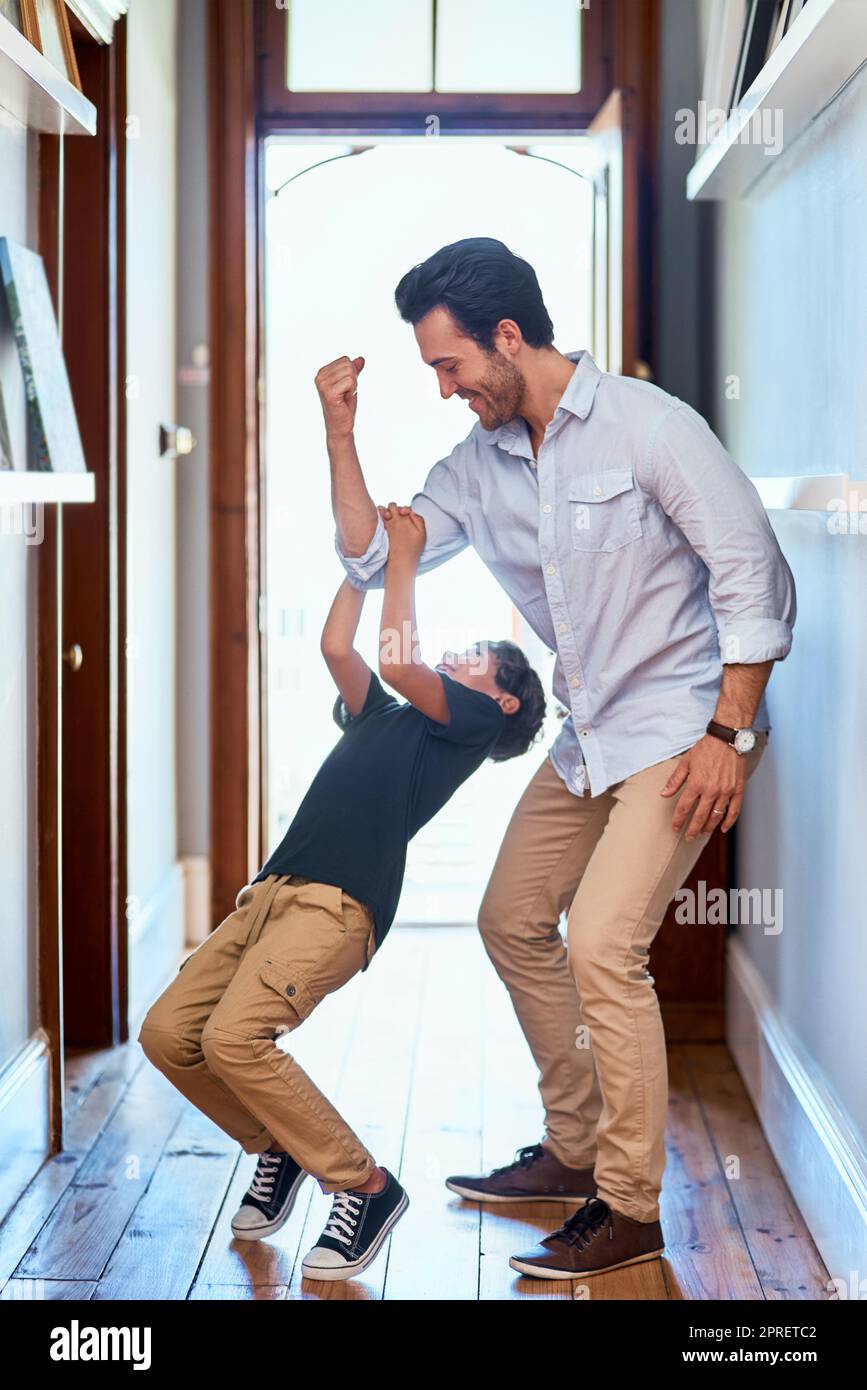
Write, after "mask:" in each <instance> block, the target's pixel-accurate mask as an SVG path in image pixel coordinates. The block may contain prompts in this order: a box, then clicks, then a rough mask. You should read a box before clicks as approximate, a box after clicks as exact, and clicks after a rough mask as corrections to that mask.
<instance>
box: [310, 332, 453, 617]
mask: <svg viewBox="0 0 867 1390" xmlns="http://www.w3.org/2000/svg"><path fill="white" fill-rule="evenodd" d="M363 366H364V358H363V357H355V358H349V357H339V358H337V359H336V361H334V362H329V363H328V365H327V366H325V367H322V368H321V369H320V370H319V371H318V372H317V374H316V388H317V390H318V391H319V397H320V400H321V403H322V412H323V415H324V417H325V438H326V443H327V446H328V457H329V460H330V463H331V505H332V509H333V511H334V522H335V528H336V529H335V538H334V543H335V549H336V550H337V554H338V556H339V557H340V560H341V563H342V564H343V567H344V569H345V570H346V573H347V575H348V577H349V580H350V583H352V584H353V585H354V586H355V588H357V589H365V590H366V589H381V588H382V587H383V579H384V572H385V568H384V567H385V562H386V559H387V557H388V533H387V531H386V529H385V525H384V523H383V519H382V516H381V515H380V512H379V511H378V509H377V507H376V505H375V503H374V501H373V499H372V498H371V496H370V493H369V492H368V490H367V484H366V483H365V481H364V474H363V473H362V471H361V464H360V462H359V459H358V453H357V451H356V448H355V437H354V430H355V413H356V407H357V401H358V396H357V390H358V376H359V373H360V372H361V370H362V368H363ZM411 506H412V509H413V510H414V511H415V512H417V513H418V514H419V515H420V516H421V517H422V518H423V519H424V523H425V534H426V540H425V547H424V550H423V552H422V555H421V559H420V562H419V567H418V572H419V573H420V574H424V573H425V572H426V571H427V570H431V569H435V568H436V567H437V565H441V564H442V563H443V562H444V561H445V560H448V559H450V558H451V556H452V555H457V554H458V552H459V551H461V550H464V549H465V547H466V546H467V545H468V544H469V542H468V539H467V535H466V532H465V530H464V527H463V522H462V517H463V505H462V499H461V488H460V482H459V479H458V477H457V474H456V472H455V469H454V467H453V462H452V455H451V454H450V455H448V456H447V457H446V458H443V459H440V460H439V461H438V462H437V463H435V464H434V466H433V468H432V469H431V470H430V472H429V474H428V476H427V479H426V481H425V484H424V487H423V488H422V490H421V491H420V492H417V493H415V494H414V496H413V497H412V499H411Z"/></svg>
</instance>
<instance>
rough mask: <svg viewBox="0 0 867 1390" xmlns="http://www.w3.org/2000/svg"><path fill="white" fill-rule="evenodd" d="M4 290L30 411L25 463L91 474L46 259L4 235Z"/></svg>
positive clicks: (0, 246)
mask: <svg viewBox="0 0 867 1390" xmlns="http://www.w3.org/2000/svg"><path fill="white" fill-rule="evenodd" d="M0 289H2V293H3V295H4V297H5V303H6V309H7V311H8V318H9V324H10V326H11V332H12V335H13V336H14V341H15V347H16V349H17V354H18V360H19V363H20V366H21V375H22V378H23V383H24V398H25V400H26V408H27V454H28V458H27V462H26V463H25V462H24V460H23V459H22V460H21V461H19V460H15V459H13V460H12V462H13V463H14V464H15V466H17V467H19V468H21V467H26V468H28V469H30V470H32V471H34V472H40V473H84V472H86V471H87V464H86V462H85V457H84V450H83V448H82V443H81V435H80V433H79V429H78V420H77V418H76V414H75V406H74V404H73V400H72V390H71V388H70V384H69V375H68V373H67V370H66V362H65V360H64V356H63V349H62V347H61V343H60V335H59V333H58V330H57V318H56V316H55V312H54V304H53V302H52V299H51V291H50V290H49V288H48V278H47V276H46V274H45V264H44V262H43V260H42V257H41V256H40V255H38V254H37V253H36V252H35V251H31V250H30V249H29V248H28V247H26V246H20V245H18V244H17V243H16V242H14V241H11V240H10V239H9V237H5V236H0Z"/></svg>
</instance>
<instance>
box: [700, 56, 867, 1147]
mask: <svg viewBox="0 0 867 1390" xmlns="http://www.w3.org/2000/svg"><path fill="white" fill-rule="evenodd" d="M717 218H718V224H717V227H716V235H715V242H716V261H717V270H718V275H717V280H716V284H715V286H714V287H713V290H712V296H713V302H714V304H715V307H716V318H717V324H718V329H717V334H716V341H715V343H713V344H709V346H712V347H713V350H714V356H715V362H716V367H715V378H716V379H715V381H714V383H713V384H714V395H713V401H712V403H711V408H712V410H713V413H714V416H715V419H716V424H717V427H718V429H719V432H720V433H721V435H722V436H723V438H724V439H725V442H726V444H727V445H728V447H729V448H730V450H731V451H732V453H733V455H734V457H735V458H736V459H737V460H738V462H739V463H740V464H741V466H742V467H743V468H744V469H745V470H746V471H747V472H748V473H750V474H753V475H755V476H761V475H769V474H777V475H787V474H799V473H806V474H812V473H837V472H840V473H848V474H850V475H851V476H853V477H860V478H864V477H865V476H867V275H865V266H864V258H865V247H867V71H862V72H861V74H860V75H859V76H858V77H857V78H856V79H855V80H854V81H853V82H852V83H851V84H850V86H849V87H848V88H846V89H845V90H844V91H843V93H842V94H841V95H840V96H839V97H838V98H837V100H836V101H835V102H834V104H833V105H832V106H831V107H829V109H828V110H827V111H826V112H825V113H824V114H823V115H822V116H821V117H820V118H819V119H818V120H817V121H816V122H815V124H814V125H813V126H812V127H811V128H810V129H809V130H808V131H807V132H805V134H804V135H803V136H802V137H801V138H800V139H799V140H797V141H796V142H794V143H793V144H792V146H791V148H788V149H787V150H786V151H785V152H784V153H782V154H781V155H779V156H778V158H777V159H776V160H775V161H774V164H773V166H772V168H771V169H770V170H769V172H768V173H767V174H766V175H765V176H764V177H763V179H762V180H761V182H760V183H759V184H758V185H757V187H756V189H755V191H754V192H753V193H752V194H751V195H750V196H749V198H747V199H746V200H743V201H740V202H732V203H725V204H719V205H718V207H717ZM728 374H736V375H737V376H738V377H739V378H740V383H741V385H740V391H741V396H740V400H732V401H729V400H727V399H726V398H725V391H724V383H725V377H726V376H727V375H728ZM771 518H772V522H773V524H774V526H775V529H776V532H777V535H778V538H779V540H780V544H781V546H782V549H783V551H784V553H785V555H786V558H787V559H788V561H789V564H790V565H791V567H792V570H793V572H794V576H795V583H796V585H797V590H798V606H799V614H798V619H797V622H796V625H795V636H794V644H793V647H792V651H791V653H790V655H789V656H788V657H787V659H786V660H785V661H784V662H782V663H780V664H779V665H778V666H777V667H776V668H775V670H774V674H773V676H772V678H771V682H770V685H769V687H768V705H769V710H770V717H771V723H772V725H773V732H772V734H771V740H770V743H769V746H768V752H767V753H766V755H765V757H764V759H763V766H762V767H761V768H760V769H759V770H758V772H757V773H756V777H755V780H754V785H753V788H752V790H751V792H750V793H749V795H748V796H747V798H746V802H745V808H744V812H743V814H742V816H741V826H740V834H739V840H738V844H739V879H740V882H741V883H743V884H745V885H747V886H750V887H781V888H782V889H783V893H784V914H785V915H784V928H783V932H782V934H781V935H780V936H766V935H763V934H762V933H761V931H760V930H759V929H757V928H749V927H745V928H741V929H739V939H740V940H741V941H742V942H743V943H744V944H745V946H746V949H747V950H748V951H749V954H750V955H751V957H752V958H753V961H754V962H755V964H756V966H757V967H758V969H759V970H760V972H761V974H762V976H763V978H764V980H765V982H766V984H767V985H768V988H769V990H770V992H771V995H772V998H773V1000H774V1001H775V1003H776V1005H777V1007H778V1009H779V1012H780V1014H781V1016H782V1019H783V1022H784V1024H785V1025H786V1026H787V1027H788V1028H789V1029H790V1031H791V1033H792V1034H793V1036H794V1037H795V1039H796V1040H797V1042H798V1043H799V1044H800V1046H801V1047H802V1048H803V1049H804V1050H805V1052H806V1053H807V1055H808V1056H809V1057H810V1059H811V1060H812V1062H813V1063H814V1064H815V1073H816V1077H817V1079H822V1080H824V1082H825V1084H826V1085H828V1086H829V1088H830V1090H831V1093H832V1095H836V1096H837V1098H838V1100H839V1102H840V1103H841V1104H842V1106H843V1107H844V1109H845V1110H846V1111H847V1112H848V1114H849V1116H850V1118H851V1120H852V1121H853V1122H854V1124H855V1126H856V1128H857V1129H858V1131H859V1132H860V1134H861V1136H862V1138H863V1139H864V1140H865V1141H867V1086H865V1084H864V1056H865V1054H867V1010H865V1006H864V982H865V980H867V908H865V891H864V866H865V845H867V724H865V692H867V535H864V536H858V535H855V536H848V535H831V534H829V533H828V530H827V527H826V524H825V519H824V517H823V516H822V515H820V514H810V513H803V512H802V513H797V512H795V513H791V512H788V513H786V512H776V513H772V514H771Z"/></svg>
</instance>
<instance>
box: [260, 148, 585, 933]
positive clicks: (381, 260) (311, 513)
mask: <svg viewBox="0 0 867 1390" xmlns="http://www.w3.org/2000/svg"><path fill="white" fill-rule="evenodd" d="M527 156H529V157H527ZM594 161H598V155H597V154H596V151H595V149H594V148H593V141H592V137H590V136H588V137H583V136H581V135H577V134H575V133H571V134H569V135H567V136H562V137H559V138H558V137H556V136H553V137H550V138H548V137H545V138H544V139H540V138H539V137H535V138H533V139H532V140H531V141H527V140H520V139H516V138H514V137H512V136H505V135H498V136H487V135H484V136H457V137H449V138H447V139H444V138H428V137H424V136H421V137H414V136H375V137H370V138H369V139H368V138H364V137H357V136H354V137H352V138H351V139H350V138H348V137H345V136H344V137H343V138H342V139H337V138H332V139H330V140H329V139H327V138H317V137H315V136H307V137H301V136H287V135H272V136H269V137H268V138H266V140H265V142H264V152H263V175H264V179H263V182H264V193H265V210H264V227H263V241H264V294H263V308H264V324H263V328H264V333H263V346H264V378H265V392H264V468H263V479H264V486H263V489H262V493H263V507H262V536H263V540H264V545H263V565H262V590H263V603H262V605H261V611H260V626H261V628H262V630H263V652H264V655H265V659H264V670H263V679H262V686H261V689H262V698H263V710H262V728H263V733H264V738H263V744H264V757H263V773H264V779H263V780H264V793H265V795H264V804H265V814H264V827H263V828H264V836H265V842H266V843H265V845H264V846H263V848H264V850H265V853H266V854H268V853H270V852H271V850H272V849H273V848H274V847H275V846H276V845H277V844H278V843H279V841H280V839H281V838H282V836H283V834H284V833H285V830H286V828H287V827H288V825H289V823H290V821H291V819H292V817H293V815H294V813H295V811H296V809H297V807H298V805H299V803H300V801H301V798H302V797H303V795H304V793H305V792H306V789H307V787H308V785H309V783H310V781H311V779H312V777H313V775H314V774H315V772H316V770H317V768H318V767H319V765H320V763H321V762H322V760H323V758H324V757H325V755H326V754H327V752H328V751H329V749H330V748H331V747H332V746H333V744H334V742H335V738H336V737H337V734H336V730H335V727H334V724H333V721H332V718H331V709H332V705H333V702H334V690H333V686H332V682H331V678H330V676H329V674H328V671H327V669H326V668H325V665H324V663H323V661H322V659H321V656H320V653H319V636H320V633H321V629H322V624H323V622H324V619H325V616H326V614H327V612H328V608H329V606H330V603H331V600H332V598H333V596H334V592H335V590H336V588H337V587H338V585H339V584H340V582H341V581H342V578H343V569H342V566H341V565H340V562H339V560H338V558H337V555H336V553H335V548H334V524H333V520H332V515H331V503H330V480H329V468H328V456H327V451H326V447H325V439H324V431H323V425H322V415H321V410H320V406H319V399H318V395H317V392H316V388H315V385H314V377H315V374H316V372H317V371H318V369H319V367H320V366H322V365H323V364H324V363H325V362H328V361H331V360H333V359H334V358H335V357H338V356H340V355H341V354H343V353H346V354H347V355H349V356H351V357H354V356H358V355H363V356H364V358H365V366H364V369H363V371H362V375H361V379H360V383H359V406H358V417H357V425H356V439H357V444H358V451H359V457H360V459H361V463H362V467H363V469H364V472H365V477H366V479H367V483H368V486H369V488H370V491H371V495H372V496H373V498H374V500H375V501H376V502H379V503H384V502H388V501H391V500H394V501H397V502H408V501H409V500H410V497H411V496H412V494H413V492H415V491H416V490H418V489H419V488H421V486H422V485H423V482H424V479H425V477H426V476H427V473H428V471H429V470H430V468H431V467H432V466H433V464H434V463H435V462H436V461H437V460H438V459H440V458H443V457H444V456H446V455H447V454H448V453H450V451H451V449H452V448H453V447H454V445H455V444H456V443H457V442H459V441H460V440H461V439H462V438H464V437H465V435H466V434H467V433H469V430H470V429H471V428H472V425H473V424H474V422H475V417H474V416H473V415H472V413H471V412H469V410H468V409H467V407H466V406H465V405H464V404H463V403H462V402H460V401H459V400H458V399H457V398H453V399H452V400H450V401H447V402H446V401H443V400H442V399H441V397H440V395H439V391H438V389H437V385H436V377H435V374H434V373H433V372H431V371H430V369H428V368H426V367H425V366H424V364H423V362H422V361H421V357H420V355H419V353H418V349H417V347H416V344H415V340H414V337H413V333H412V328H411V326H410V325H408V324H406V323H404V322H403V321H402V320H401V319H400V316H399V315H398V313H397V310H396V308H395V305H394V288H395V285H396V284H397V282H398V280H399V279H400V277H401V275H402V274H403V273H404V272H405V271H406V270H407V269H408V268H409V267H410V266H412V265H414V264H416V263H418V262H419V261H422V260H424V259H425V258H426V257H427V256H428V255H430V254H431V253H432V252H433V251H435V250H436V249H437V248H438V247H440V246H442V245H445V244H447V243H449V242H452V241H456V240H458V239H460V238H462V237H465V236H475V235H485V236H496V237H497V238H499V239H501V240H502V241H504V242H505V243H506V245H507V246H509V247H510V249H512V250H513V251H515V252H516V253H517V254H518V255H521V256H523V257H525V258H526V259H527V260H528V261H530V263H531V264H532V265H533V266H534V267H535V269H536V271H537V274H538V277H539V282H540V285H541V288H542V293H543V295H544V297H545V302H546V305H547V307H548V310H549V312H550V314H551V317H552V319H553V321H554V324H555V329H556V334H557V336H556V338H555V346H556V347H558V348H559V349H560V351H562V352H567V351H570V350H573V349H577V348H581V347H587V346H591V347H594V346H595V345H596V343H597V342H598V341H599V340H600V337H601V333H600V317H601V315H602V313H603V311H604V310H605V309H606V308H607V297H606V296H605V295H604V294H603V295H600V294H599V273H600V263H601V262H600V256H599V248H598V246H596V243H595V238H594V224H595V222H596V223H598V216H599V213H598V201H599V200H598V197H597V188H596V184H595V182H594V170H593V167H592V166H593V163H594ZM555 212H556V215H553V214H554V213H555ZM597 230H598V228H597ZM594 248H595V249H594ZM601 365H604V361H603V362H602V363H601ZM380 606H381V592H379V593H372V594H371V595H370V596H369V597H368V600H367V602H366V604H365V610H364V613H363V616H362V622H361V625H360V628H359V639H358V641H359V649H360V651H361V652H362V654H363V655H366V657H367V659H368V660H369V661H370V662H371V664H373V665H374V666H375V663H376V654H377V632H378V623H379V612H380ZM417 614H418V622H419V630H420V634H421V640H422V653H423V656H424V659H425V660H426V661H428V662H429V663H431V664H433V663H434V662H435V661H437V660H438V659H439V657H440V655H441V653H442V651H443V650H444V649H446V648H452V649H456V650H461V649H462V648H464V647H466V646H468V645H470V644H471V643H472V642H474V641H476V640H478V639H479V638H485V637H487V638H492V639H493V638H500V637H511V638H512V639H513V640H514V641H517V642H518V643H519V644H520V645H521V646H522V647H523V648H524V650H525V651H526V652H527V655H528V657H529V658H530V660H531V661H532V662H533V664H534V665H535V666H536V669H537V670H538V671H539V674H540V676H541V678H542V681H543V684H544V686H545V688H546V691H547V692H548V695H549V708H548V717H547V720H546V727H545V730H544V736H543V739H542V740H541V741H540V742H539V743H538V745H536V747H535V748H534V749H533V750H531V752H530V753H529V754H528V755H527V756H526V757H524V758H521V759H515V760H514V761H509V762H507V763H505V764H502V765H496V764H493V763H490V762H488V763H486V764H485V765H484V767H483V768H482V769H480V770H479V772H478V773H477V774H476V775H475V776H474V777H473V778H471V779H469V781H468V782H466V783H465V784H464V785H463V786H462V787H461V788H460V789H459V790H458V792H457V793H456V795H455V796H454V797H453V798H452V800H451V801H450V802H449V803H448V804H447V805H446V806H445V807H444V808H443V810H442V811H441V812H440V813H439V815H438V816H436V817H435V818H434V819H433V820H432V821H431V822H429V824H428V825H427V826H425V827H424V828H423V829H422V830H421V831H420V832H419V834H418V835H417V836H416V837H415V839H414V840H413V841H412V842H411V843H410V846H409V851H408V855H407V869H406V876H405V881H404V888H403V894H402V897H401V901H400V904H399V907H398V913H397V918H396V921H397V923H403V924H408V923H434V922H436V923H465V922H471V921H474V920H475V915H476V909H477V907H478V903H479V900H480V898H481V895H482V892H483V890H484V886H485V883H486V881H487V878H488V874H489V873H490V870H491V868H492V866H493V861H494V858H495V856H496V852H497V849H498V847H499V843H500V840H501V838H502V835H503V832H504V831H505V828H506V825H507V823H508V819H509V816H510V815H511V812H512V809H513V807H514V805H515V803H516V801H517V799H518V797H519V796H520V794H521V792H522V791H523V789H524V787H525V785H526V783H527V782H528V780H529V778H530V776H531V775H532V773H533V772H534V771H535V769H536V767H537V766H538V765H539V763H540V762H541V761H542V759H543V758H544V756H545V753H546V749H547V748H548V746H549V745H550V742H551V740H552V738H553V737H554V736H555V735H556V733H557V730H558V728H559V720H558V717H557V707H556V703H555V701H554V700H553V697H551V695H550V689H551V674H552V669H553V663H554V656H553V653H551V652H550V651H549V650H548V649H547V648H546V647H545V646H544V645H543V644H542V643H541V642H540V641H539V639H538V638H537V637H536V636H535V634H534V633H532V631H531V630H530V629H529V628H528V626H527V624H526V623H525V622H524V620H523V619H522V618H521V616H520V614H519V613H518V612H517V610H516V609H515V608H514V607H513V605H512V603H511V601H510V599H509V598H508V597H507V595H506V594H505V593H504V592H503V590H502V589H501V588H500V586H499V585H498V583H497V582H496V580H495V579H494V578H493V576H492V575H491V574H490V573H489V572H488V570H487V569H486V568H485V566H484V565H483V564H482V562H481V561H480V560H479V559H478V557H477V556H476V554H475V552H473V551H472V550H471V549H467V550H466V551H465V552H463V553H462V554H461V555H459V556H457V557H455V558H454V559H453V560H451V561H450V562H449V563H448V564H447V565H444V566H442V567H440V568H439V569H437V570H435V571H432V572H430V573H429V574H426V575H424V576H422V578H421V580H420V581H419V586H418V592H417Z"/></svg>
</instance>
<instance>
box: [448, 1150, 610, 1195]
mask: <svg viewBox="0 0 867 1390" xmlns="http://www.w3.org/2000/svg"><path fill="white" fill-rule="evenodd" d="M446 1187H447V1188H448V1189H449V1192H456V1193H457V1194H458V1196H459V1197H466V1199H467V1201H469V1202H588V1201H589V1200H590V1198H591V1197H595V1195H596V1183H595V1181H594V1179H593V1169H592V1168H567V1167H566V1164H565V1163H561V1162H560V1160H559V1159H558V1158H555V1157H554V1155H553V1154H552V1153H551V1152H550V1150H549V1149H546V1148H545V1147H544V1146H543V1145H542V1144H527V1145H526V1147H525V1148H523V1149H519V1150H518V1154H517V1157H516V1158H515V1161H514V1162H513V1163H507V1164H506V1166H505V1168H495V1169H494V1170H493V1172H491V1173H488V1174H487V1175H484V1176H482V1177H475V1178H473V1177H451V1178H446Z"/></svg>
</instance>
